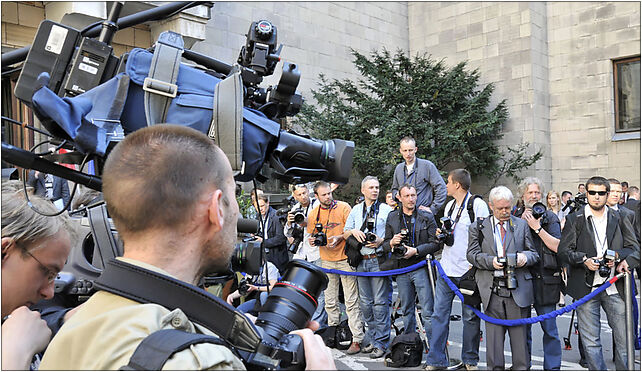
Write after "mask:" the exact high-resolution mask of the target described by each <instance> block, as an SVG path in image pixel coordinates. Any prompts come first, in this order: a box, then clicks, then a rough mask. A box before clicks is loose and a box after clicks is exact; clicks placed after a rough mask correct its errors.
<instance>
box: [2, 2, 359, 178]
mask: <svg viewBox="0 0 642 372" xmlns="http://www.w3.org/2000/svg"><path fill="white" fill-rule="evenodd" d="M194 5H198V3H195V4H192V3H172V4H167V5H163V6H160V7H158V8H156V9H153V10H154V11H155V12H154V14H153V17H154V18H151V19H154V20H156V19H162V16H163V15H170V14H172V13H174V12H176V11H178V10H183V9H185V8H187V7H189V6H194ZM121 7H122V3H120V2H114V5H113V7H112V9H111V11H110V14H109V19H107V20H106V21H105V22H103V25H102V28H101V26H96V27H90V28H88V29H87V30H84V31H78V30H76V29H74V28H72V27H69V26H66V25H63V24H59V23H55V22H52V21H49V20H45V21H43V22H42V23H41V24H40V26H39V28H38V31H37V33H36V37H35V39H34V42H33V45H32V46H31V48H30V49H29V52H28V55H27V56H26V61H25V63H24V65H23V67H22V71H21V73H20V76H19V78H18V82H17V84H16V88H15V95H16V97H17V98H19V99H20V100H21V101H23V102H25V104H27V105H28V106H30V107H32V108H33V109H34V113H35V114H36V115H37V116H38V118H39V120H40V121H41V123H42V125H43V126H44V127H46V128H47V130H48V131H49V133H50V134H51V135H52V136H53V137H54V141H57V142H58V143H61V142H62V141H66V142H65V143H64V145H63V146H62V147H63V148H65V149H66V150H69V152H70V153H71V155H66V157H65V161H63V162H64V163H69V164H79V163H80V160H81V159H82V155H85V154H87V155H88V156H90V157H91V158H90V159H93V160H95V165H96V167H95V174H96V175H98V176H99V175H100V174H101V172H102V166H103V163H104V160H105V158H106V157H107V156H108V153H109V151H110V150H111V149H112V148H113V147H114V146H115V144H116V143H117V142H119V141H120V140H122V139H123V138H124V136H125V135H127V134H129V133H131V132H134V131H136V130H138V129H140V128H143V127H146V126H148V125H153V124H156V123H161V122H175V123H177V124H181V125H186V126H190V127H192V128H194V129H197V130H199V131H202V132H204V133H206V134H208V135H209V136H210V137H211V138H213V139H214V140H215V142H216V143H217V144H219V146H221V148H222V149H223V150H224V151H225V153H226V155H227V156H228V159H230V162H231V163H232V167H233V169H234V170H235V171H236V174H235V179H236V180H237V181H250V180H252V179H254V178H255V177H256V176H260V175H259V172H260V170H261V167H262V165H263V164H264V163H267V164H269V166H270V167H272V168H273V169H274V170H275V172H274V175H275V177H277V178H280V179H282V180H284V181H286V182H289V183H302V182H308V181H316V180H326V181H332V182H337V183H345V182H347V181H348V178H349V176H350V171H351V164H352V157H353V153H354V143H353V142H351V141H344V140H341V139H333V140H318V139H314V138H311V137H309V136H306V135H300V134H297V133H295V132H292V131H289V132H288V131H285V130H281V129H280V125H279V123H278V122H276V121H277V120H280V119H282V118H284V117H286V116H292V115H295V114H296V113H298V111H299V109H300V107H301V104H302V102H303V98H302V97H301V95H300V94H299V93H298V92H297V91H296V88H297V86H298V83H299V79H300V73H299V70H298V68H297V66H296V65H294V64H290V63H287V62H286V63H283V71H282V74H281V78H280V80H279V83H278V84H277V85H276V86H270V87H267V88H261V87H259V84H260V83H261V82H262V81H263V77H265V76H268V75H271V74H272V73H273V72H274V70H275V67H276V65H277V62H278V61H279V58H280V57H279V54H280V52H281V49H282V45H281V46H279V47H278V48H277V28H276V26H274V25H273V24H271V23H270V22H269V21H267V20H260V21H257V22H253V23H252V25H251V26H250V30H249V32H248V34H247V39H246V43H245V45H244V46H243V48H242V49H241V52H240V54H239V58H238V61H237V62H238V65H235V66H232V65H228V64H226V63H224V62H221V61H218V60H216V59H214V58H211V57H209V56H205V55H202V54H200V53H196V52H193V51H190V50H187V49H183V48H182V45H183V44H182V37H181V35H179V34H175V33H168V34H167V35H164V34H166V33H163V34H161V39H162V42H161V41H160V40H159V42H157V43H156V46H155V47H154V53H151V52H149V51H144V50H141V49H136V48H135V49H134V50H132V51H130V52H128V53H126V54H124V55H122V56H120V57H116V56H115V55H114V54H113V50H112V48H111V46H110V45H109V43H110V42H111V39H112V37H113V34H114V33H115V32H116V30H118V28H119V26H120V25H121V24H123V25H124V26H126V27H129V26H132V25H135V24H138V23H142V22H146V21H149V20H150V17H151V16H150V14H148V13H149V11H144V12H141V13H139V14H136V15H133V16H128V17H124V18H123V19H122V20H119V19H118V17H119V14H120V9H121ZM163 12H164V13H163ZM125 20H126V21H127V22H124V21H125ZM121 21H122V22H121ZM99 32H100V36H99V37H98V38H97V39H92V38H91V36H96V35H98V33H99ZM163 35H164V36H163ZM172 43H174V44H172ZM169 44H172V48H173V49H172V48H170V49H169V50H170V52H176V53H178V54H179V55H178V57H177V58H178V59H177V60H176V61H175V62H180V58H181V57H182V58H185V59H189V60H191V61H192V62H195V63H197V64H198V65H199V66H198V67H192V66H189V65H187V64H183V63H174V65H176V66H177V71H176V72H177V74H175V75H177V77H176V76H174V77H173V79H174V80H171V79H172V78H169V81H160V80H159V79H157V78H156V77H155V76H156V75H154V76H152V74H153V73H152V64H151V61H152V59H154V60H156V54H162V53H168V52H159V53H156V52H157V51H158V50H161V49H162V48H166V47H167V45H169ZM163 50H164V49H163ZM5 54H6V56H5ZM5 54H3V56H2V64H3V68H5V67H6V66H8V65H11V64H13V63H16V62H19V61H20V60H19V59H17V58H16V57H15V56H16V53H12V52H9V53H5ZM18 58H19V57H18ZM161 60H162V59H161ZM161 60H157V62H156V64H159V63H161V62H160V61H161ZM159 66H162V64H160V65H159ZM148 68H149V72H147V69H148ZM165 69H170V70H171V68H170V67H169V66H162V67H159V68H158V69H157V70H159V71H160V72H157V73H158V74H160V75H163V74H164V73H166V72H165ZM134 71H142V74H140V75H139V74H138V73H137V72H134ZM222 79H223V80H222ZM143 80H144V81H143ZM161 80H162V79H161ZM234 82H238V83H239V84H236V85H235V83H234ZM232 86H234V87H233V88H231V87H232ZM212 95H213V96H214V97H212ZM143 96H145V100H144V102H143ZM236 96H238V100H239V101H238V102H239V103H240V104H239V105H238V107H237V109H236V110H233V109H230V107H235V106H234V103H235V99H236V98H235V97H236ZM61 97H66V99H65V100H62V98H61ZM148 97H152V98H151V99H150V100H151V101H153V100H154V99H160V100H162V99H166V100H167V101H166V104H167V105H168V106H167V107H168V109H167V111H166V114H165V116H164V117H161V119H162V120H159V121H156V120H152V119H150V116H153V115H154V113H156V112H157V111H163V110H161V109H158V107H161V106H162V105H161V106H159V105H158V104H156V105H155V106H152V105H151V104H149V103H148V101H150V100H148ZM159 97H160V98H159ZM213 98H214V99H213ZM228 98H229V100H227V99H228ZM215 102H219V103H220V104H218V105H217V104H216V103H215ZM148 111H149V112H148ZM72 112H75V113H82V114H81V115H75V116H74V115H71V113H72ZM150 113H151V114H150ZM230 143H231V144H230ZM225 146H228V147H229V149H225V148H224V147H225ZM25 152H26V151H24V150H20V149H17V148H15V147H12V146H10V145H7V144H5V143H3V144H2V155H3V160H5V161H7V162H9V163H12V164H16V165H18V166H21V167H25V168H30V169H37V170H40V171H43V172H47V173H50V174H53V175H56V176H59V177H63V178H65V179H68V180H71V181H73V182H80V183H82V184H84V185H85V186H87V187H89V188H92V189H94V190H98V191H100V183H99V182H96V180H95V178H92V179H89V180H88V179H87V178H86V177H83V176H87V174H85V173H81V172H77V171H73V170H70V169H64V167H55V166H54V165H55V164H54V163H53V161H51V160H52V157H46V156H42V155H38V156H35V155H33V154H25ZM79 155H80V156H79ZM60 160H61V159H58V161H60ZM61 168H62V169H61Z"/></svg>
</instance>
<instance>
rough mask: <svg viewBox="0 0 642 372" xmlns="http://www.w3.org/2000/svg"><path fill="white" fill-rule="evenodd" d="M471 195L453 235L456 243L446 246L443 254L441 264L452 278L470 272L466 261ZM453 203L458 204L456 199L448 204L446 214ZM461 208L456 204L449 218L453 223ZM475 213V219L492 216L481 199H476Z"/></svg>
mask: <svg viewBox="0 0 642 372" xmlns="http://www.w3.org/2000/svg"><path fill="white" fill-rule="evenodd" d="M470 197H471V195H470V194H468V197H467V199H466V200H464V201H465V203H466V205H464V209H463V210H462V212H461V216H459V222H457V224H456V225H455V229H454V231H453V234H454V236H455V242H454V244H453V245H452V246H448V245H445V244H444V250H443V252H442V254H441V260H439V263H440V264H441V267H443V269H444V272H445V273H446V275H448V276H452V277H457V278H458V277H461V276H462V275H464V274H465V273H466V271H468V268H469V267H470V263H469V262H468V260H467V259H466V251H467V250H468V227H469V226H470V224H471V223H472V221H471V220H470V216H469V215H468V208H467V204H468V203H469V201H470V200H468V198H470ZM453 203H456V201H455V199H453V200H451V201H449V202H448V203H446V208H445V209H444V211H445V213H448V211H450V208H451V206H452V205H453ZM459 208H460V206H459V205H456V204H455V208H453V211H452V213H451V215H450V216H449V217H450V218H451V219H452V220H453V222H454V221H455V218H457V212H458V211H459ZM473 211H474V212H475V218H486V217H488V215H489V214H490V212H489V211H488V207H487V206H486V203H484V202H483V201H482V200H481V199H479V198H476V199H475V201H474V203H473Z"/></svg>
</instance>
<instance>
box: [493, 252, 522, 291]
mask: <svg viewBox="0 0 642 372" xmlns="http://www.w3.org/2000/svg"><path fill="white" fill-rule="evenodd" d="M497 262H499V263H500V264H502V265H503V266H504V277H503V278H502V279H503V280H502V281H500V286H502V283H503V284H505V286H506V289H516V288H517V277H516V276H515V269H516V268H517V253H506V256H504V257H498V258H497Z"/></svg>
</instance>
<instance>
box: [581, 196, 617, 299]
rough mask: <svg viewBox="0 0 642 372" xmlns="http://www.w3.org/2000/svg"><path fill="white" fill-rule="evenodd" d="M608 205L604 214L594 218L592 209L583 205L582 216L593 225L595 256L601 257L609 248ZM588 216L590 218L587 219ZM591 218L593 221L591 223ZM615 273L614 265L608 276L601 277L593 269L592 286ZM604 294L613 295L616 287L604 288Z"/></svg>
mask: <svg viewBox="0 0 642 372" xmlns="http://www.w3.org/2000/svg"><path fill="white" fill-rule="evenodd" d="M608 212H609V210H608V207H607V206H605V207H604V214H602V217H601V218H596V217H595V215H594V214H593V210H592V209H591V207H590V206H589V205H585V206H584V216H585V217H586V219H587V220H588V221H589V224H591V225H592V226H593V238H594V240H595V249H596V250H597V256H598V257H602V256H604V252H606V250H607V249H609V242H608V239H607V237H606V225H607V224H608V214H609V213H608ZM589 217H591V219H590V220H589ZM591 220H592V221H593V222H592V223H591ZM614 273H615V267H614V268H612V269H611V275H609V277H608V278H602V277H601V276H600V274H599V273H598V272H597V271H595V273H594V274H593V286H600V285H602V283H604V281H605V280H608V279H610V278H612V277H613V275H614ZM606 294H607V295H613V294H617V288H616V287H615V286H614V285H612V286H610V287H608V288H607V289H606Z"/></svg>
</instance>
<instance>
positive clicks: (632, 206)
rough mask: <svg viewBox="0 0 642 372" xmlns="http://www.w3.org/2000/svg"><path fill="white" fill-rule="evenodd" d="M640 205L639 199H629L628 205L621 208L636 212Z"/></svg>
mask: <svg viewBox="0 0 642 372" xmlns="http://www.w3.org/2000/svg"><path fill="white" fill-rule="evenodd" d="M639 205H640V201H639V200H637V199H631V198H629V199H628V200H627V201H626V203H624V204H622V205H621V207H624V208H627V209H628V210H630V211H635V208H636V207H637V206H639Z"/></svg>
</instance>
